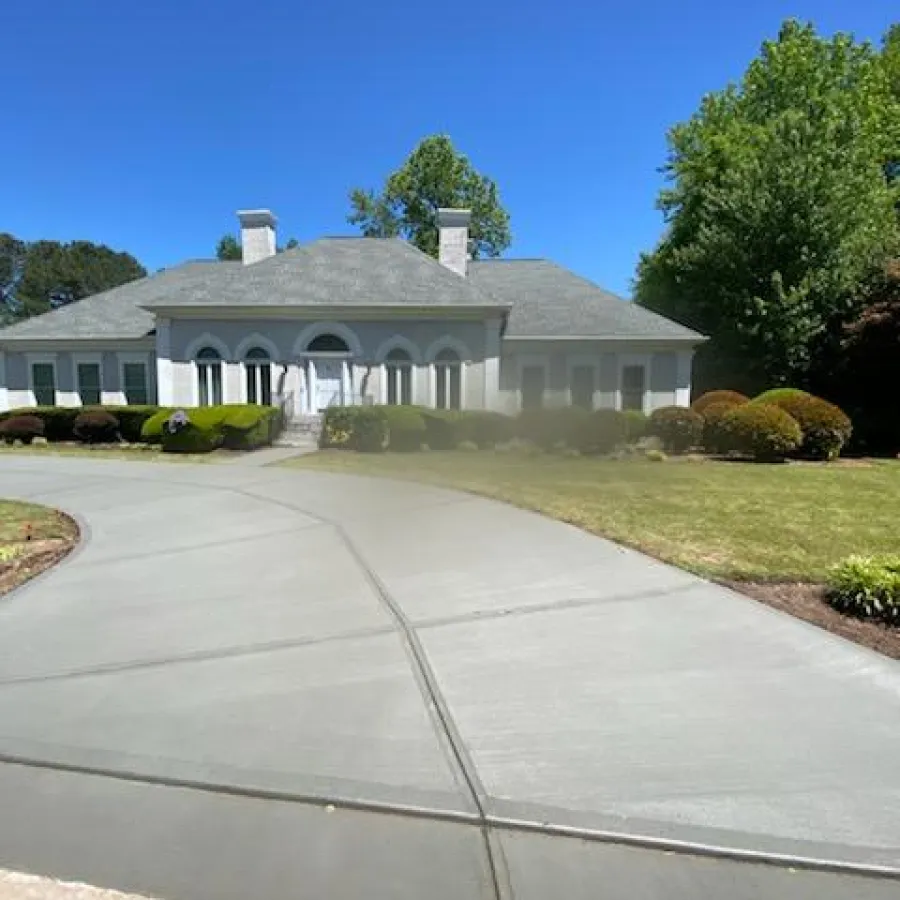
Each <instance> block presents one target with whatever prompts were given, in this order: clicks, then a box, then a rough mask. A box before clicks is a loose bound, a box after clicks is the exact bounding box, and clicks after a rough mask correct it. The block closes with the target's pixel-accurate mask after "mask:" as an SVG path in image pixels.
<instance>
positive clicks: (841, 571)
mask: <svg viewBox="0 0 900 900" xmlns="http://www.w3.org/2000/svg"><path fill="white" fill-rule="evenodd" d="M825 598H826V599H827V600H828V602H829V603H830V604H831V605H832V606H833V607H834V608H835V609H836V610H838V612H842V613H845V614H846V615H849V616H856V617H858V618H860V619H876V620H879V621H882V622H887V623H888V624H890V625H900V554H894V555H891V556H851V557H848V558H847V559H845V560H844V561H843V562H841V563H838V565H836V566H834V567H833V568H832V569H831V570H830V571H829V573H828V581H827V587H826V592H825Z"/></svg>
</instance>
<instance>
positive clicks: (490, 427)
mask: <svg viewBox="0 0 900 900" xmlns="http://www.w3.org/2000/svg"><path fill="white" fill-rule="evenodd" d="M459 417H460V418H459V440H460V442H461V443H462V442H466V441H468V442H471V443H473V444H475V445H476V446H477V447H479V448H482V449H483V448H485V447H496V446H497V444H502V443H504V442H506V441H509V440H512V438H513V437H515V428H514V425H515V420H514V419H513V418H512V417H511V416H506V415H504V414H503V413H498V412H491V411H490V410H486V409H467V410H465V411H464V412H461V413H459Z"/></svg>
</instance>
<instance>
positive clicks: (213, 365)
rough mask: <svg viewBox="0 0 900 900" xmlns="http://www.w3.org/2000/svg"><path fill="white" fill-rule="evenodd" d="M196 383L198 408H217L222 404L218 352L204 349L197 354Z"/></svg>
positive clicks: (209, 348)
mask: <svg viewBox="0 0 900 900" xmlns="http://www.w3.org/2000/svg"><path fill="white" fill-rule="evenodd" d="M197 382H198V387H199V391H198V396H199V401H200V406H218V405H219V404H220V403H221V402H222V357H221V356H219V352H218V350H214V349H213V348H212V347H204V348H203V349H202V350H201V351H200V352H199V353H198V354H197Z"/></svg>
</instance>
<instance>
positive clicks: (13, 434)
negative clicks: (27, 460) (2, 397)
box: [0, 415, 44, 444]
mask: <svg viewBox="0 0 900 900" xmlns="http://www.w3.org/2000/svg"><path fill="white" fill-rule="evenodd" d="M43 434H44V422H43V420H42V419H39V418H38V417H37V416H29V415H22V416H11V417H10V418H8V419H5V420H4V421H2V422H0V440H3V441H5V442H6V443H7V444H12V443H14V442H15V441H17V440H19V441H21V442H22V443H23V444H30V443H31V442H32V441H33V440H34V439H35V438H36V437H43Z"/></svg>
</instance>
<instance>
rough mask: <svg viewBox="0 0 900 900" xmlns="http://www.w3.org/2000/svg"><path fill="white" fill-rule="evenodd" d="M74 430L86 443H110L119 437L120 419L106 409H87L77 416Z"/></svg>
mask: <svg viewBox="0 0 900 900" xmlns="http://www.w3.org/2000/svg"><path fill="white" fill-rule="evenodd" d="M72 431H73V432H74V434H75V437H76V438H78V440H79V441H82V442H83V443H85V444H109V443H112V442H113V441H116V440H118V438H119V420H118V419H117V418H116V417H115V416H114V415H113V414H112V413H109V412H107V411H106V410H104V409H87V410H85V411H84V412H81V413H79V414H78V415H77V416H76V417H75V424H74V426H73V428H72Z"/></svg>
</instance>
